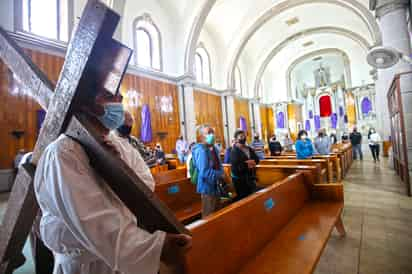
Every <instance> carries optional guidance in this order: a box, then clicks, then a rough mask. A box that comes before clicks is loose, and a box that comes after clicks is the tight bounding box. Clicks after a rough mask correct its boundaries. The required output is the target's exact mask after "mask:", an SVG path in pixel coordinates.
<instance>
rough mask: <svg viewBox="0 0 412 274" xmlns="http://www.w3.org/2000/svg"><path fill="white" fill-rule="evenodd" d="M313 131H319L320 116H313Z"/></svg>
mask: <svg viewBox="0 0 412 274" xmlns="http://www.w3.org/2000/svg"><path fill="white" fill-rule="evenodd" d="M315 129H316V131H318V130H319V129H320V116H319V115H315Z"/></svg>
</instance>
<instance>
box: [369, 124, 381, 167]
mask: <svg viewBox="0 0 412 274" xmlns="http://www.w3.org/2000/svg"><path fill="white" fill-rule="evenodd" d="M368 139H369V148H370V150H371V152H372V157H373V160H374V162H375V163H376V161H378V162H379V161H380V159H379V150H380V142H382V139H381V136H380V135H379V133H377V132H376V130H375V129H374V128H371V129H370V130H369V134H368Z"/></svg>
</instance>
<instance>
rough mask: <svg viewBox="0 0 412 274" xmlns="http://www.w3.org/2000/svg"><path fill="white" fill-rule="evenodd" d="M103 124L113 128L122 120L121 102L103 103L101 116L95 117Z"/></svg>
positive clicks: (121, 122) (118, 125)
mask: <svg viewBox="0 0 412 274" xmlns="http://www.w3.org/2000/svg"><path fill="white" fill-rule="evenodd" d="M97 118H98V119H99V121H100V122H101V123H102V124H103V126H104V127H105V128H107V129H110V130H114V129H117V128H119V127H120V126H121V125H122V124H123V122H124V109H123V104H122V103H107V104H105V105H104V114H103V116H100V117H97Z"/></svg>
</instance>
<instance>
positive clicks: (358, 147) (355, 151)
mask: <svg viewBox="0 0 412 274" xmlns="http://www.w3.org/2000/svg"><path fill="white" fill-rule="evenodd" d="M358 154H359V158H360V159H361V160H363V154H362V144H357V145H353V159H354V160H356V159H357V158H358V157H357V156H358Z"/></svg>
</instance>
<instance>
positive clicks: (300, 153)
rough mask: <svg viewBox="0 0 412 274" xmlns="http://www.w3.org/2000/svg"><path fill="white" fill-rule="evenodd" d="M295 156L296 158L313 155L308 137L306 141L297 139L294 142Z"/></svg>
mask: <svg viewBox="0 0 412 274" xmlns="http://www.w3.org/2000/svg"><path fill="white" fill-rule="evenodd" d="M295 147H296V158H298V159H307V158H310V157H312V155H313V145H312V141H311V140H310V139H306V141H302V140H297V141H296V144H295Z"/></svg>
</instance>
